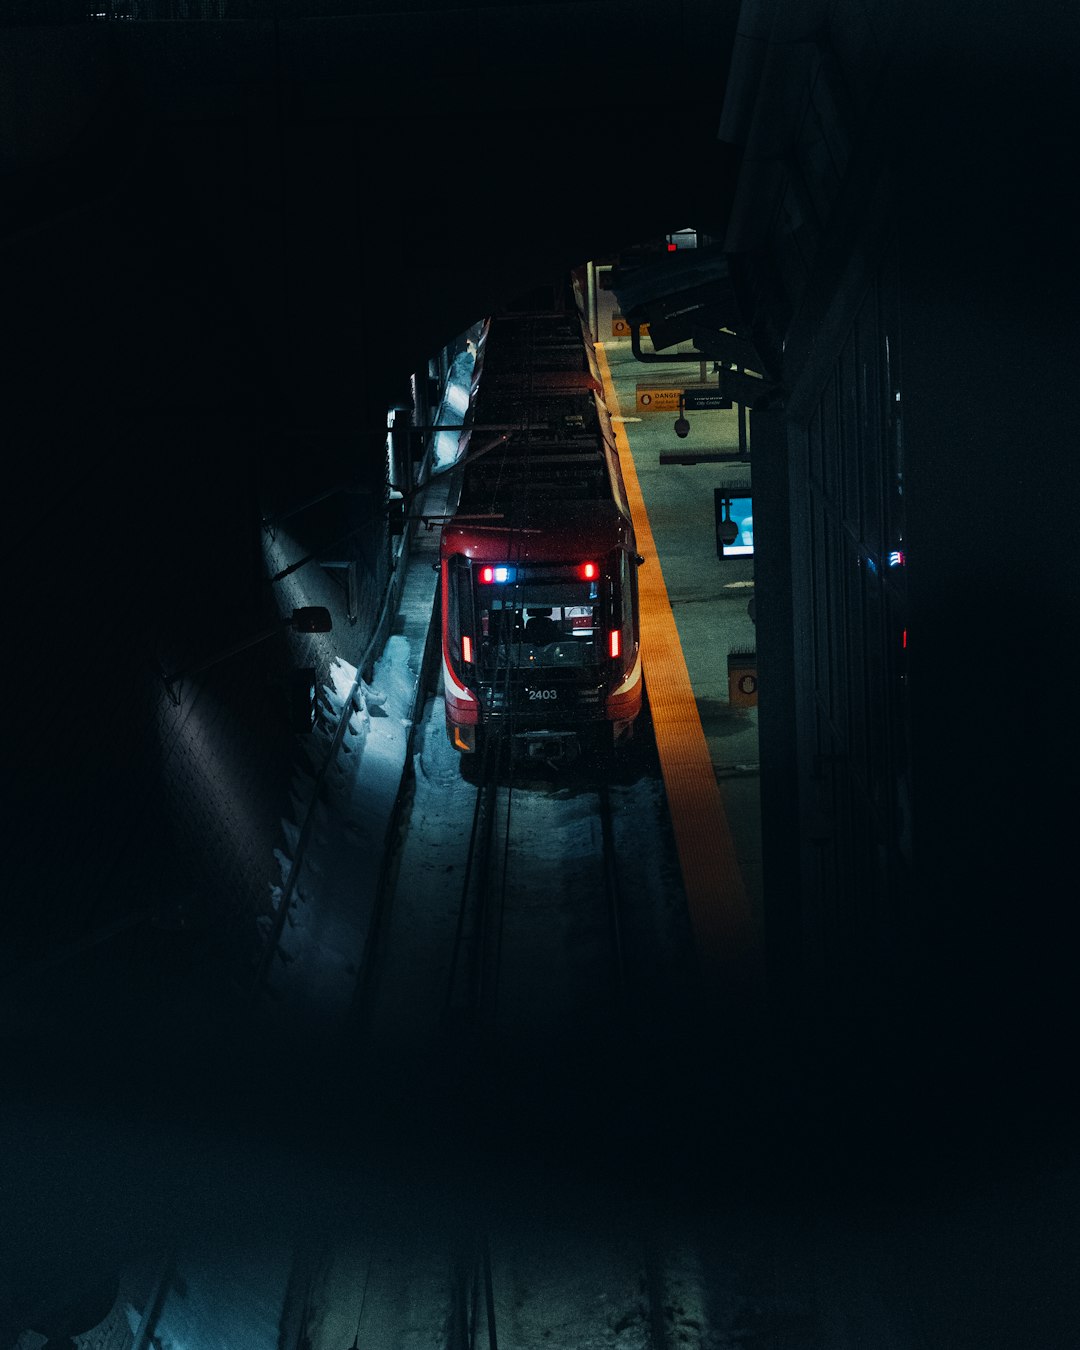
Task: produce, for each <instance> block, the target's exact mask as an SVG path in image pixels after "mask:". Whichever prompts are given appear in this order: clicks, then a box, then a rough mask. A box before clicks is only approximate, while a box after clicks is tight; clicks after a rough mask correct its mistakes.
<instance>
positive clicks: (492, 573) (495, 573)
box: [480, 563, 517, 585]
mask: <svg viewBox="0 0 1080 1350" xmlns="http://www.w3.org/2000/svg"><path fill="white" fill-rule="evenodd" d="M516 576H517V569H516V568H514V567H505V566H503V565H502V564H501V563H499V564H497V565H496V566H494V567H481V569H480V580H481V581H483V582H486V583H487V584H488V585H490V584H491V583H492V582H494V583H496V584H502V583H503V582H506V581H513V580H514V578H515V577H516Z"/></svg>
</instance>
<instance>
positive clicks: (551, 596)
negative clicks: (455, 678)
mask: <svg viewBox="0 0 1080 1350" xmlns="http://www.w3.org/2000/svg"><path fill="white" fill-rule="evenodd" d="M581 570H582V567H581V565H580V564H575V565H572V566H567V567H560V568H545V569H544V570H543V571H542V572H538V571H536V570H534V569H532V568H530V569H529V570H528V572H526V570H525V569H524V568H520V569H512V568H506V569H493V568H491V567H475V566H474V567H471V568H470V567H469V566H468V565H464V564H463V565H460V566H458V567H455V568H454V569H453V572H452V575H451V637H452V639H453V636H454V633H453V630H454V629H457V630H458V640H459V642H460V644H461V645H460V647H459V651H460V654H461V656H462V658H463V659H464V661H466V662H469V663H471V664H473V665H474V667H475V669H476V670H477V672H478V673H479V674H480V675H482V676H483V675H494V674H495V672H496V671H498V670H500V669H503V670H504V669H506V668H507V666H512V667H516V668H519V669H550V668H553V667H560V666H564V667H565V666H575V667H586V666H599V665H600V664H601V662H602V660H603V658H604V657H605V655H606V654H607V651H606V648H605V631H606V630H605V614H606V612H607V611H608V610H609V609H610V594H611V591H610V586H609V585H608V583H607V582H606V581H605V580H604V578H603V576H602V574H601V572H600V568H599V567H597V568H596V575H595V576H594V577H591V578H589V579H585V578H582V577H581V576H580V575H579V573H580V572H581ZM504 578H505V579H504ZM455 592H456V597H455V594H454V593H455ZM455 598H456V603H454V601H455ZM470 630H471V632H470ZM470 639H471V640H470ZM453 645H457V644H453Z"/></svg>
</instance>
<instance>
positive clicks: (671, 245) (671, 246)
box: [667, 243, 679, 253]
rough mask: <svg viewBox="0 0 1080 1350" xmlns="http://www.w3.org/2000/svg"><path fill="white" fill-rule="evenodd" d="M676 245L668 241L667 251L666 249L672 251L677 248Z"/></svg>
mask: <svg viewBox="0 0 1080 1350" xmlns="http://www.w3.org/2000/svg"><path fill="white" fill-rule="evenodd" d="M678 247H679V246H678V244H671V243H669V244H668V246H667V251H668V252H669V253H674V252H675V251H676V250H677V249H678Z"/></svg>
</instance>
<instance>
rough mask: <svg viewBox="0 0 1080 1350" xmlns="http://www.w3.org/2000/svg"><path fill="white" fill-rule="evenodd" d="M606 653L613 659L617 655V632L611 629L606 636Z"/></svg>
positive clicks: (615, 629)
mask: <svg viewBox="0 0 1080 1350" xmlns="http://www.w3.org/2000/svg"><path fill="white" fill-rule="evenodd" d="M608 651H609V652H610V653H611V655H612V656H613V657H615V656H618V654H619V630H618V629H617V628H613V629H612V630H611V632H610V633H609V634H608Z"/></svg>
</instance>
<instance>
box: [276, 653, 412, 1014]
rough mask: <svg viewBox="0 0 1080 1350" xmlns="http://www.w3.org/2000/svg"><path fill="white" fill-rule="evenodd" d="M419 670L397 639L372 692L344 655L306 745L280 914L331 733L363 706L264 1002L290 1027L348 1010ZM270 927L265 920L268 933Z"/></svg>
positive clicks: (331, 783) (318, 822)
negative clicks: (302, 1015)
mask: <svg viewBox="0 0 1080 1350" xmlns="http://www.w3.org/2000/svg"><path fill="white" fill-rule="evenodd" d="M417 671H418V659H417V658H416V657H415V655H414V652H413V650H412V645H411V644H410V642H409V640H408V639H407V638H405V637H402V636H392V637H391V638H390V639H389V640H388V642H387V644H386V649H385V651H384V653H383V655H382V657H381V658H380V659H379V661H378V662H377V663H376V666H375V669H374V672H373V679H372V682H371V684H370V685H368V684H365V683H364V682H363V681H360V682H359V683H357V671H356V669H355V667H353V666H352V665H350V664H349V663H348V662H347V661H343V660H341V659H340V658H337V659H336V660H335V662H334V665H333V667H332V670H331V681H332V682H331V683H330V684H328V685H325V686H324V687H323V690H322V694H323V702H324V704H325V708H326V716H325V717H324V718H323V719H320V724H319V727H318V729H317V730H316V732H314V733H313V734H312V736H311V737H310V738H308V739H307V741H306V742H305V749H306V752H307V753H306V759H305V762H304V763H302V764H300V765H298V767H297V770H296V773H295V775H294V780H293V785H292V793H291V796H292V802H293V810H294V817H293V818H292V819H290V820H283V821H282V832H283V836H284V841H285V847H284V848H282V849H279V850H278V851H277V854H276V856H277V861H278V865H279V868H280V882H279V884H278V885H276V886H274V887H273V888H272V899H273V904H274V908H275V910H276V909H277V907H278V905H279V904H280V902H281V898H282V895H283V894H284V890H285V886H286V884H287V882H288V879H289V877H290V874H291V872H292V869H293V867H294V865H295V862H296V857H297V852H296V850H297V844H298V841H299V839H300V835H301V830H302V828H303V823H304V820H305V818H306V817H307V815H308V813H309V811H311V810H312V807H311V803H312V796H313V793H314V792H315V787H316V781H317V778H318V775H319V774H320V773H321V772H322V770H323V765H324V763H325V761H326V758H327V756H328V754H329V752H330V748H331V740H332V735H333V731H334V729H335V727H336V726H337V724H338V721H339V719H340V718H341V716H342V714H343V712H344V710H345V708H346V705H347V703H348V701H349V698H350V696H352V697H353V699H354V703H355V705H356V706H355V707H354V710H353V712H352V713H351V715H350V717H349V721H348V725H347V727H346V730H345V734H344V737H343V739H342V743H341V746H340V748H339V750H338V752H337V755H336V756H335V758H334V760H333V763H332V764H331V766H330V768H329V770H328V771H327V772H326V774H325V777H324V779H323V783H322V791H321V793H320V795H319V800H318V801H317V802H316V804H315V806H314V815H313V820H312V824H311V827H310V828H309V833H308V838H307V842H306V846H305V848H304V850H303V853H302V855H301V857H300V864H299V866H300V870H299V873H298V876H297V879H296V882H295V884H294V887H293V890H292V894H291V900H290V907H289V914H288V918H287V920H286V924H285V928H284V932H283V934H282V938H281V944H280V949H279V955H278V956H277V957H276V958H275V961H274V965H273V969H272V973H271V977H270V987H271V993H272V998H271V999H270V1000H268V1001H266V1002H268V1003H269V1006H270V1007H271V1008H272V1009H273V1010H274V1011H275V1012H276V1014H277V1015H278V1016H281V1017H285V1018H288V1019H290V1020H291V1019H294V1018H295V1017H296V1016H297V1014H298V1012H299V1011H300V1010H301V1009H303V1010H305V1011H306V1013H307V1014H308V1016H312V1017H316V1018H318V1019H325V1020H328V1021H337V1020H339V1019H340V1018H341V1017H342V1016H343V1015H344V1014H345V1013H346V1012H347V1010H348V1008H349V1005H350V1003H351V1000H352V996H353V991H354V988H355V984H356V977H357V974H358V971H359V968H360V961H361V957H362V954H363V950H364V943H365V940H366V937H367V933H368V928H369V925H370V921H371V916H372V912H373V908H374V905H375V900H376V896H377V892H378V885H379V872H380V867H381V864H382V859H383V854H384V850H385V844H386V838H387V831H388V829H389V826H390V821H391V818H392V813H393V807H394V801H395V798H396V796H397V792H398V788H399V786H400V783H401V775H402V770H403V767H404V764H405V760H406V757H407V753H408V741H409V730H410V727H411V725H412V720H411V714H412V707H413V701H414V697H415V691H416V681H417ZM354 689H355V694H354V693H353V691H354ZM269 923H270V921H269V919H267V921H266V926H267V927H269Z"/></svg>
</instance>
